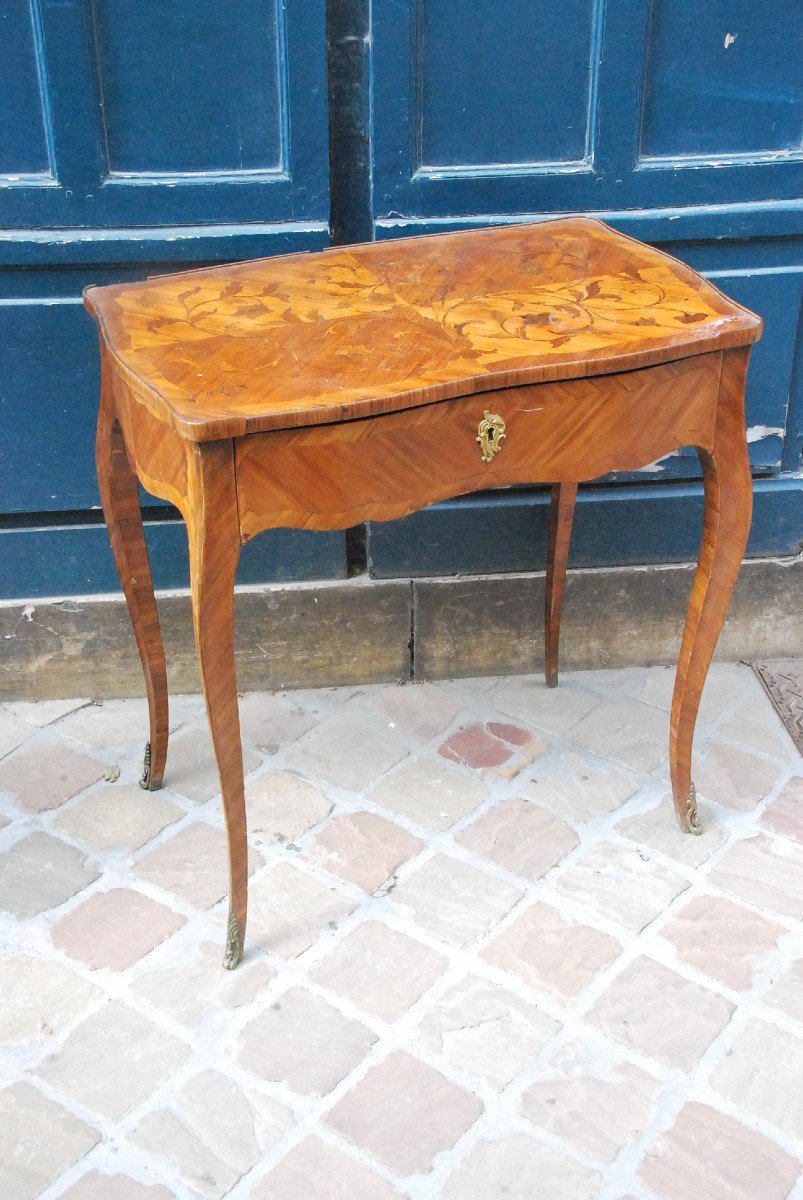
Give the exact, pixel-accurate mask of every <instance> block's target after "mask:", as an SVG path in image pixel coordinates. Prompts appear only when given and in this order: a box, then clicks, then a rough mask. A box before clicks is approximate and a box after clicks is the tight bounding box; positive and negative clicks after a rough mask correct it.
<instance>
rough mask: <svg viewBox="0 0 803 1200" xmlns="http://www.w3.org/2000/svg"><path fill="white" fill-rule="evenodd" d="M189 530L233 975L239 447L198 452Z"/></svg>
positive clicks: (241, 917) (244, 862)
mask: <svg viewBox="0 0 803 1200" xmlns="http://www.w3.org/2000/svg"><path fill="white" fill-rule="evenodd" d="M187 532H188V536H189V546H190V587H191V591H192V613H193V624H194V628H195V642H196V647H197V650H198V665H199V668H200V673H201V683H202V685H203V690H204V697H205V699H206V712H207V716H208V718H209V729H210V732H211V734H212V744H213V747H214V751H215V759H216V761H217V768H218V775H219V777H220V789H221V794H222V796H223V810H224V814H225V817H226V833H227V837H228V851H229V920H228V932H227V940H226V952H225V956H224V959H223V965H224V966H225V967H228V968H229V969H230V970H231V969H233V968H234V967H236V966H237V964H238V963H239V961H240V959H241V958H242V953H243V941H244V938H245V922H246V913H247V906H248V846H247V836H246V823H245V792H244V783H243V752H242V745H241V742H240V718H239V714H238V711H237V679H236V674H235V666H234V637H233V633H234V577H235V573H236V570H237V560H238V558H239V553H240V536H239V527H238V522H237V505H236V496H235V485H234V456H233V450H232V443H231V442H213V443H209V444H208V445H204V446H196V447H194V448H193V452H192V454H191V455H190V464H189V505H188V522H187Z"/></svg>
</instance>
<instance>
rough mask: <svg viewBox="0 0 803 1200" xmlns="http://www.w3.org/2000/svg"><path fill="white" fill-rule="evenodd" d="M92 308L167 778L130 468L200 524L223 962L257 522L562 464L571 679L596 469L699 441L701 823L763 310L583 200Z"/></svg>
mask: <svg viewBox="0 0 803 1200" xmlns="http://www.w3.org/2000/svg"><path fill="white" fill-rule="evenodd" d="M86 303H87V306H88V307H89V309H90V310H91V311H92V312H93V313H94V314H95V316H96V317H97V318H98V321H99V323H100V327H101V343H102V356H103V386H102V392H101V405H100V417H99V423H98V474H99V480H100V487H101V495H102V498H103V506H104V512H105V514H106V519H107V522H108V524H109V531H110V535H111V540H112V546H113V548H114V553H115V557H116V560H117V565H118V569H119V572H120V577H121V580H122V583H123V587H124V590H125V593H126V598H127V601H128V605H129V611H130V613H131V618H132V622H133V624H134V631H135V635H136V638H137V645H138V647H139V650H140V656H141V658H142V663H143V668H144V670H145V677H146V682H147V687H148V699H149V705H150V719H151V745H152V752H151V753H152V765H151V772H152V774H151V784H152V785H155V784H156V783H157V782H158V781H160V780H161V773H162V770H163V768H164V756H165V752H166V748H167V684H166V675H165V667H164V654H163V651H162V643H161V635H160V632H159V623H158V616H157V613H156V604H155V600H154V596H153V583H152V580H151V575H150V570H149V568H148V563H147V553H146V550H145V541H144V534H143V529H142V519H141V515H140V511H139V504H138V497H137V488H136V478H137V476H138V477H139V479H140V480H141V481H142V482H143V484H144V485H145V486H146V487H148V488H149V490H151V491H152V492H154V493H155V494H156V495H159V496H162V497H164V498H166V499H169V500H171V501H172V502H173V503H174V504H176V505H177V507H178V508H179V509H180V511H181V512H182V514H183V515H184V517H185V520H186V522H187V530H188V537H189V547H190V583H191V592H192V608H193V622H194V628H195V637H196V645H197V651H198V659H199V664H200V670H201V679H202V683H203V688H204V694H205V697H206V705H207V713H208V717H209V725H210V729H211V731H212V741H213V745H214V750H215V756H216V760H217V766H218V772H219V775H220V785H221V792H222V796H223V805H224V810H225V816H226V828H227V832H228V847H229V871H230V894H231V902H230V917H229V926H228V939H227V948H226V957H225V960H224V961H225V965H226V966H229V967H233V966H236V964H237V963H238V962H239V960H240V957H241V955H242V949H243V939H244V936H245V922H246V909H247V843H246V817H245V798H244V789H243V762H242V748H241V743H240V727H239V717H238V711H237V683H236V675H235V664H234V643H233V629H232V620H233V592H234V579H235V572H236V568H237V559H238V556H239V548H240V544H241V542H242V541H246V540H247V539H248V538H249V537H252V536H254V534H256V533H258V532H260V531H261V530H263V529H267V528H271V527H276V526H296V527H299V528H310V529H333V528H343V527H346V526H349V525H354V524H356V523H358V522H360V521H364V520H366V519H372V520H388V519H390V518H393V517H398V516H402V515H404V514H406V513H410V512H413V511H414V510H416V509H418V508H421V507H423V506H425V505H427V504H430V503H432V502H434V501H436V500H441V499H444V498H446V497H450V496H455V495H459V494H461V493H466V492H472V491H476V490H478V489H483V488H491V487H501V486H505V485H508V484H515V483H527V482H550V483H553V485H554V487H553V494H552V507H551V522H550V539H549V554H548V564H547V586H546V611H545V641H546V678H547V683H548V684H549V685H550V686H554V685H555V683H556V682H557V669H558V643H559V636H560V618H561V610H562V606H563V596H564V587H565V578H566V564H567V556H568V546H569V536H570V531H571V524H572V514H573V511H574V504H575V498H576V492H577V484H578V482H579V481H581V480H585V479H589V478H593V477H594V476H598V475H601V474H604V473H606V472H608V471H611V470H615V469H618V470H632V469H634V468H636V467H639V466H643V465H645V464H647V463H649V462H651V461H652V460H654V459H655V458H658V457H659V456H661V455H663V454H667V453H669V452H670V451H672V450H676V449H678V448H679V447H681V446H684V445H694V446H696V447H697V450H698V453H699V455H700V459H701V462H702V465H703V472H704V479H705V523H704V530H703V538H702V543H701V548H700V557H699V564H698V568H697V573H696V576H695V581H694V587H693V589H692V594H691V600H690V603H689V610H688V615H687V619H686V626H685V630H684V634H683V643H682V648H681V654H680V662H679V666H678V675H677V681H676V687H675V695H674V700H673V705H672V717H671V739H670V760H671V772H672V789H673V795H674V799H675V806H676V809H677V813H678V818H679V820H680V822H681V825H682V827H683V828H684V829H686V830H688V831H690V832H696V831H698V830H699V824H698V821H697V812H696V803H695V797H694V789H693V786H692V783H691V747H692V740H693V735H694V724H695V720H696V716H697V708H698V705H699V700H700V693H701V691H702V687H703V683H704V681H705V675H706V672H707V670H708V666H709V663H710V660H711V655H712V653H713V650H714V645H715V643H716V640H717V637H718V635H719V632H720V630H721V628H722V623H723V620H724V617H725V611H726V609H727V605H728V600H729V598H730V594H731V591H732V588H733V584H734V582H735V579H736V575H737V573H738V570H739V565H740V562H741V558H742V555H743V553H744V546H745V541H746V537H747V531H748V528H749V523H750V509H751V487H750V471H749V463H748V457H747V444H746V437H745V430H744V380H745V372H746V369H747V359H748V354H749V345H750V343H751V342H753V341H755V339H756V338H757V337H758V336H759V335H760V332H761V321H760V319H759V318H758V317H755V316H754V315H753V314H751V313H748V312H747V311H746V310H744V309H742V308H740V307H739V306H738V305H736V304H734V303H732V302H731V301H730V300H728V299H726V298H725V297H724V296H722V295H721V294H720V293H719V292H718V291H717V290H716V289H715V288H712V287H711V286H710V285H709V284H707V283H706V282H705V281H704V280H703V279H701V278H700V277H699V276H698V275H696V274H695V273H694V272H693V271H691V270H690V269H689V268H688V267H684V266H682V264H679V263H676V262H674V260H672V259H669V258H667V257H666V256H665V255H661V254H659V253H658V252H656V251H654V250H651V249H649V248H648V247H645V246H641V245H639V244H638V243H636V242H633V241H632V240H631V239H629V238H625V237H622V236H621V235H620V234H616V233H614V232H613V231H612V230H609V229H607V228H606V227H605V226H603V225H601V224H600V223H599V222H597V221H591V220H586V219H579V218H572V219H570V220H564V221H553V222H549V223H545V224H541V225H533V226H515V227H507V228H502V229H495V230H480V231H472V232H470V233H465V234H463V233H461V234H449V235H444V236H435V237H428V238H417V239H409V240H406V241H402V242H397V243H393V242H386V243H382V244H380V245H372V246H358V247H354V248H352V249H349V250H336V251H331V252H326V253H323V254H318V255H306V256H299V255H291V256H289V257H287V258H284V259H272V260H268V261H265V262H255V263H243V264H235V265H233V266H228V267H218V268H211V269H209V270H206V271H196V272H189V273H184V274H181V275H177V276H172V277H165V278H162V279H156V280H150V281H146V282H144V283H140V284H123V285H120V286H119V287H112V288H101V289H89V290H88V292H87V295H86ZM486 414H487V417H486ZM493 417H499V418H500V419H501V421H503V422H504V439H503V440H500V439H497V441H496V443H495V447H498V449H495V452H494V453H493V455H491V456H490V459H489V461H485V459H484V457H483V454H482V453H481V447H480V446H479V445H478V444H477V438H478V429H479V425H480V422H481V421H483V419H492V418H493ZM497 428H498V430H501V425H497ZM355 752H357V753H358V752H359V751H358V749H357V750H355Z"/></svg>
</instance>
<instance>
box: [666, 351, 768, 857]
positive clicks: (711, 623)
mask: <svg viewBox="0 0 803 1200" xmlns="http://www.w3.org/2000/svg"><path fill="white" fill-rule="evenodd" d="M747 359H748V351H747V350H732V351H729V352H726V353H725V354H724V356H723V363H722V375H721V379H720V389H719V398H718V401H717V417H716V427H715V431H714V441H713V448H712V449H711V451H707V450H698V453H699V456H700V462H701V464H702V468H703V481H704V486H705V509H704V516H703V535H702V540H701V543H700V554H699V557H698V560H697V571H696V573H695V576H694V583H693V585H692V590H691V597H690V600H689V607H688V611H687V614H686V625H685V628H684V630H683V639H682V642H681V646H680V658H679V660H678V669H677V676H676V679H675V692H674V696H673V698H672V715H671V722H670V735H669V760H670V769H671V777H672V795H673V798H674V802H675V811H676V813H677V818H678V821H679V823H680V827H681V829H683V830H685V832H686V833H700V832H701V829H700V822H699V818H698V815H697V795H696V792H695V788H694V784H693V783H692V778H691V753H692V742H693V739H694V726H695V723H696V720H697V710H698V708H699V705H700V696H701V695H702V691H703V685H704V684H705V679H706V675H707V673H708V668H709V665H710V663H711V658H712V656H713V653H714V647H715V646H716V644H717V639H718V637H719V634H720V632H721V630H722V626H723V623H724V621H725V614H726V612H727V609H728V603H729V602H730V598H731V593H732V591H733V587H734V584H735V583H736V578H737V576H738V574H739V568H740V567H741V564H742V558H743V557H744V551H745V546H746V544H747V535H748V533H749V530H750V517H751V514H752V507H753V492H752V484H751V479H750V460H749V457H748V450H747V438H746V435H745V427H744V383H745V375H746V373H747Z"/></svg>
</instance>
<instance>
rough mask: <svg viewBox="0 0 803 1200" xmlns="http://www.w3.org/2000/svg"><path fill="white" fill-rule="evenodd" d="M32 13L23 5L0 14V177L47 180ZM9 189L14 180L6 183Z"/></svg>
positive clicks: (45, 116)
mask: <svg viewBox="0 0 803 1200" xmlns="http://www.w3.org/2000/svg"><path fill="white" fill-rule="evenodd" d="M38 34H39V27H38V12H37V10H36V9H35V8H32V7H31V6H30V5H29V4H27V3H24V2H23V0H16V3H14V4H6V5H4V6H3V11H2V13H1V14H0V177H2V176H3V175H5V176H23V175H27V176H31V175H39V174H45V175H49V174H50V168H51V163H50V153H49V148H48V114H47V107H46V102H45V98H44V96H43V94H42V88H41V84H40V79H39V71H40V68H41V65H42V58H41V43H40V39H39V36H38ZM4 182H6V183H14V182H16V180H15V179H13V178H12V179H11V180H9V179H6V180H4Z"/></svg>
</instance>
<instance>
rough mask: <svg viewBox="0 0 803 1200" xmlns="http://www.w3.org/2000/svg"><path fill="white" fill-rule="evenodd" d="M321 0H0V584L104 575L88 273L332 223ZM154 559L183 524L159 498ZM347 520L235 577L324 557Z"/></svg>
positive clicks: (24, 586)
mask: <svg viewBox="0 0 803 1200" xmlns="http://www.w3.org/2000/svg"><path fill="white" fill-rule="evenodd" d="M324 10H325V3H324V0H228V3H226V4H221V3H219V0H193V2H192V3H191V4H190V3H187V0H136V3H132V2H131V0H0V62H2V64H3V66H2V69H0V595H2V596H35V595H42V594H45V595H54V594H55V595H58V594H62V595H63V594H70V593H73V594H74V593H76V592H98V591H109V590H113V589H115V588H116V586H117V584H116V579H115V575H114V568H113V563H112V561H111V556H110V554H109V552H108V545H107V539H106V536H105V530H104V529H103V527H102V525H101V524H100V523H99V514H98V511H97V506H98V496H97V489H96V485H95V479H94V465H93V437H94V419H95V412H96V408H97V363H96V344H95V331H94V327H93V325H92V322H91V320H90V319H89V318H88V316H87V314H86V313H85V312H84V310H83V308H82V305H81V299H80V297H81V289H82V288H83V286H84V285H85V284H86V283H89V282H94V283H105V282H107V281H108V282H110V281H112V280H115V281H116V280H122V279H127V278H137V277H142V276H144V275H148V274H154V273H157V272H159V271H163V270H170V269H171V268H174V267H177V266H179V265H182V266H186V265H192V264H195V263H198V264H202V263H207V262H211V261H219V260H226V259H237V258H247V257H250V256H255V255H260V254H271V253H276V252H280V251H286V250H292V249H304V248H312V247H317V246H321V245H324V244H326V242H327V241H328V215H329V200H328V145H327V120H328V118H327V82H326V49H325V45H326V43H325V11H324ZM149 516H150V517H151V522H150V524H149V536H150V538H151V543H152V548H153V557H154V566H155V574H156V576H157V580H158V582H159V583H161V584H162V585H164V586H176V585H179V584H182V583H185V582H186V550H185V537H184V533H183V530H182V529H181V528H180V525H179V524H178V523H177V522H176V521H175V520H173V519H165V517H169V516H170V514H169V513H168V511H167V510H166V509H165V507H164V506H162V505H160V504H158V503H157V502H152V507H151V508H150V509H149ZM344 571H345V552H344V539H343V535H342V534H333V535H331V536H329V535H322V536H321V537H315V536H314V535H311V534H307V535H304V534H298V533H289V532H283V533H282V532H280V533H277V534H275V535H272V536H270V537H268V538H266V539H259V540H258V541H257V542H255V544H254V547H253V550H252V549H250V548H248V552H247V554H246V555H245V556H244V560H243V566H242V572H241V577H242V578H244V579H245V578H247V579H264V578H304V577H320V576H324V577H332V576H338V575H342V574H343V573H344Z"/></svg>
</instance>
